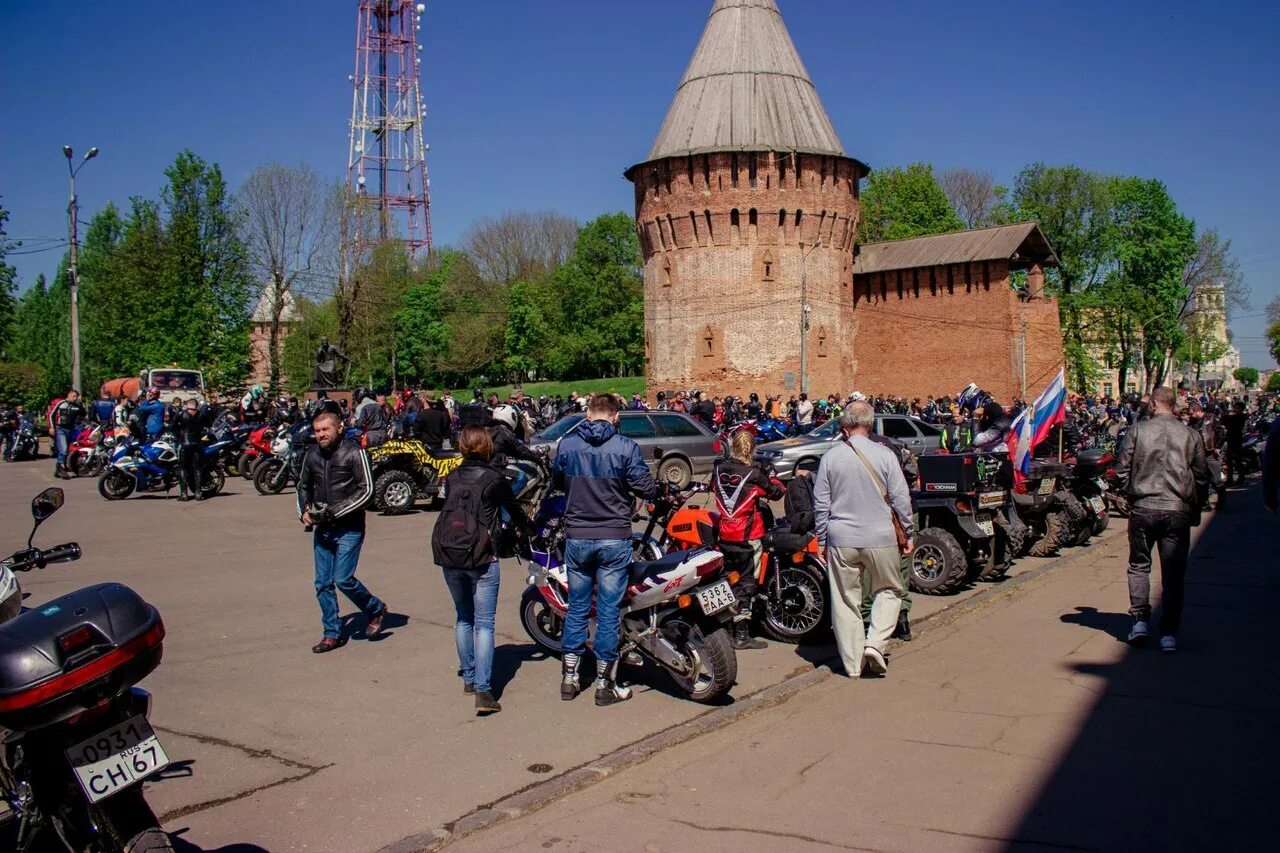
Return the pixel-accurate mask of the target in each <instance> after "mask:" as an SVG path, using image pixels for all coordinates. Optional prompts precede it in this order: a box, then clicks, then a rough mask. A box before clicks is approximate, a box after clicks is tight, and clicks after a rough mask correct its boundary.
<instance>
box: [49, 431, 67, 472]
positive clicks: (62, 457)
mask: <svg viewBox="0 0 1280 853" xmlns="http://www.w3.org/2000/svg"><path fill="white" fill-rule="evenodd" d="M70 447H71V430H69V429H55V430H54V431H53V452H54V454H56V455H57V458H58V467H59V468H61V467H62V466H64V465H66V464H67V450H68V449H69V448H70Z"/></svg>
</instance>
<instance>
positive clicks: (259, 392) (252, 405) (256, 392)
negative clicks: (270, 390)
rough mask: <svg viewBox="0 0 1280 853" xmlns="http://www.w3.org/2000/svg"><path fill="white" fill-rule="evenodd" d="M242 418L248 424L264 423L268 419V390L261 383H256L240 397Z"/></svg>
mask: <svg viewBox="0 0 1280 853" xmlns="http://www.w3.org/2000/svg"><path fill="white" fill-rule="evenodd" d="M240 419H241V420H242V421H243V422H244V423H247V424H250V423H252V424H258V423H262V422H263V421H265V420H266V419H267V392H266V391H264V390H263V388H262V386H261V385H254V386H253V387H252V388H250V389H249V393H248V394H245V395H244V396H243V397H241V398H240Z"/></svg>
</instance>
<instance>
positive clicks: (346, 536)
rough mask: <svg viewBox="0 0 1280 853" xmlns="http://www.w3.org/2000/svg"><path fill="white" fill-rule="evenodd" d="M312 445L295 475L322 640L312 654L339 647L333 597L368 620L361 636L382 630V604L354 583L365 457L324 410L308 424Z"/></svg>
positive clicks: (368, 482)
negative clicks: (308, 532) (310, 536)
mask: <svg viewBox="0 0 1280 853" xmlns="http://www.w3.org/2000/svg"><path fill="white" fill-rule="evenodd" d="M311 425H312V428H313V429H314V431H315V437H316V444H315V446H313V447H312V448H311V449H310V450H308V451H307V455H306V458H305V459H303V461H302V470H301V472H300V475H299V477H298V517H299V518H301V519H302V523H303V524H304V525H306V526H307V527H309V528H314V529H315V533H314V546H313V547H314V551H315V564H316V598H317V600H319V602H320V616H321V619H322V621H323V623H324V638H323V639H321V640H320V642H318V643H316V644H315V645H314V646H312V647H311V651H313V652H315V653H316V654H323V653H324V652H331V651H333V650H334V649H336V648H338V647H339V646H341V645H342V644H343V643H344V642H345V640H344V639H343V637H342V631H341V627H342V626H341V623H340V622H339V621H338V593H337V591H336V590H335V587H336V588H337V589H340V590H342V594H343V595H345V596H346V597H347V598H349V599H351V603H352V604H354V605H355V606H356V607H359V608H360V610H361V611H362V612H363V613H364V614H365V615H366V616H367V617H368V620H369V621H368V624H367V626H366V627H365V631H364V633H365V636H366V637H373V636H376V635H377V634H378V633H379V632H380V631H381V630H382V620H383V617H385V616H386V614H387V605H386V604H384V603H383V602H382V601H380V600H379V599H378V598H377V596H375V595H374V594H373V593H371V592H369V590H368V588H366V587H365V585H364V584H362V583H361V582H360V581H359V580H357V579H356V566H357V564H358V563H359V562H360V547H361V546H362V545H363V544H364V510H365V506H366V505H367V504H368V503H369V499H370V498H371V497H372V496H373V475H372V473H371V472H370V470H369V455H368V454H367V453H365V451H364V449H363V448H361V447H360V446H359V445H357V444H356V443H355V442H352V441H344V440H343V438H342V432H343V430H342V419H341V418H339V417H338V416H337V415H334V414H331V413H329V412H321V413H320V414H319V415H316V417H315V420H313V421H312V423H311Z"/></svg>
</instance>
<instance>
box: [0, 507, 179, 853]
mask: <svg viewBox="0 0 1280 853" xmlns="http://www.w3.org/2000/svg"><path fill="white" fill-rule="evenodd" d="M63 501H64V495H63V492H62V490H61V489H57V488H52V489H46V490H45V491H43V492H41V493H40V494H39V495H37V496H36V498H35V499H34V500H33V501H32V503H31V513H32V516H33V518H34V519H35V524H34V525H33V527H32V531H31V536H30V537H28V539H27V547H25V548H23V549H22V550H20V551H17V552H15V553H14V554H13V555H12V556H10V557H8V558H7V559H5V560H4V561H3V562H0V735H3V737H2V739H0V796H3V797H4V800H5V801H6V803H7V804H8V806H9V812H8V814H7V816H6V817H7V820H5V819H4V818H0V840H2V841H3V843H4V845H5V848H6V849H12V850H17V851H20V853H34V851H36V850H46V849H50V848H51V847H54V846H58V845H60V846H62V847H65V848H66V849H67V850H71V851H76V853H117V851H124V853H160V851H172V850H173V846H172V843H171V842H170V840H169V837H168V836H167V835H166V834H165V833H164V831H163V830H162V829H161V828H160V823H159V821H158V820H157V819H156V816H155V813H154V812H153V811H152V810H151V807H150V806H149V805H148V804H147V801H146V799H145V797H144V795H143V790H142V784H141V783H142V781H143V780H144V779H146V778H148V777H150V776H152V775H154V774H155V773H157V772H158V771H160V770H162V769H164V767H165V766H166V765H168V763H169V759H168V756H167V755H166V754H165V751H164V747H163V746H162V745H161V744H160V741H159V739H158V738H157V737H156V733H155V730H154V729H153V728H152V727H151V724H150V723H149V722H148V721H147V717H148V716H149V714H150V711H151V696H150V694H149V693H147V692H146V691H145V690H141V689H139V688H138V687H136V686H135V685H136V684H137V683H138V682H139V681H141V680H142V679H143V678H145V677H146V676H147V675H149V674H150V673H151V672H152V671H153V670H155V668H156V667H157V666H159V665H160V658H161V653H162V650H163V644H164V633H165V629H164V622H163V621H162V620H161V618H160V614H159V612H157V611H156V609H155V608H154V607H152V606H151V605H150V604H148V603H147V602H146V601H144V600H143V599H142V598H141V597H140V596H139V595H138V594H137V593H136V592H134V591H133V590H131V589H129V588H128V587H127V586H124V585H123V584H118V583H103V584H95V585H93V586H88V587H85V588H83V589H79V590H76V591H75V592H71V593H68V594H67V595H63V596H61V597H59V598H55V599H53V600H51V601H48V602H46V603H44V604H43V605H40V606H37V607H35V608H33V609H30V610H27V611H25V612H24V611H23V609H22V588H21V586H20V585H19V584H18V580H17V575H18V574H20V573H22V572H29V571H34V570H43V569H44V568H45V567H47V566H50V565H52V564H54V563H61V562H68V561H72V560H78V559H79V558H80V546H79V545H77V544H76V543H74V542H68V543H66V544H63V545H57V546H55V547H53V548H49V549H47V550H43V549H40V548H37V547H33V546H32V544H31V543H32V541H33V539H34V537H35V531H36V528H38V527H39V526H40V524H41V523H42V522H44V521H45V520H47V519H48V518H49V517H50V516H51V515H53V514H54V513H55V512H56V511H57V510H58V509H59V508H60V507H61V506H62V504H63Z"/></svg>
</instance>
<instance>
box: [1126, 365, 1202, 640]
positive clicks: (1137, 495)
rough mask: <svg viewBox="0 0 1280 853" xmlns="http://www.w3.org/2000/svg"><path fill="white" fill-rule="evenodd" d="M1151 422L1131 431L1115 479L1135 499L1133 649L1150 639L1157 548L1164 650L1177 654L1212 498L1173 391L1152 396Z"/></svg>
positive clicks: (1198, 449)
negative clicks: (1195, 550) (1192, 559)
mask: <svg viewBox="0 0 1280 853" xmlns="http://www.w3.org/2000/svg"><path fill="white" fill-rule="evenodd" d="M1151 408H1152V414H1151V417H1149V418H1147V419H1146V420H1141V421H1138V422H1137V423H1135V424H1134V425H1133V426H1131V427H1130V428H1129V433H1128V435H1127V436H1125V441H1124V445H1123V446H1122V447H1121V448H1120V458H1119V459H1118V460H1117V462H1116V476H1117V477H1118V478H1119V480H1120V484H1121V488H1122V489H1124V490H1125V492H1126V493H1127V494H1128V496H1129V504H1130V506H1131V507H1132V510H1131V512H1130V514H1129V615H1131V616H1132V617H1133V628H1132V629H1131V630H1130V631H1129V642H1130V643H1134V644H1139V643H1142V642H1143V641H1145V640H1146V638H1147V622H1148V621H1149V620H1150V619H1151V548H1152V546H1156V547H1158V548H1159V550H1160V575H1161V581H1162V586H1163V607H1162V610H1161V616H1160V649H1161V651H1165V652H1173V651H1177V649H1178V641H1177V636H1178V628H1179V627H1180V626H1181V624H1182V598H1183V591H1184V586H1185V585H1186V577H1187V554H1188V551H1189V550H1190V545H1191V528H1192V527H1195V526H1196V525H1198V524H1199V523H1200V507H1201V506H1202V505H1203V504H1204V500H1205V497H1206V496H1207V495H1208V493H1209V483H1210V479H1209V468H1208V466H1207V465H1206V464H1205V455H1204V441H1202V440H1201V438H1200V436H1199V435H1198V434H1197V433H1196V432H1195V431H1194V430H1193V429H1191V428H1190V427H1188V426H1187V425H1186V424H1184V423H1182V421H1180V420H1178V419H1177V418H1176V417H1174V395H1173V389H1171V388H1157V389H1156V390H1155V391H1154V392H1152V394H1151Z"/></svg>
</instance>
